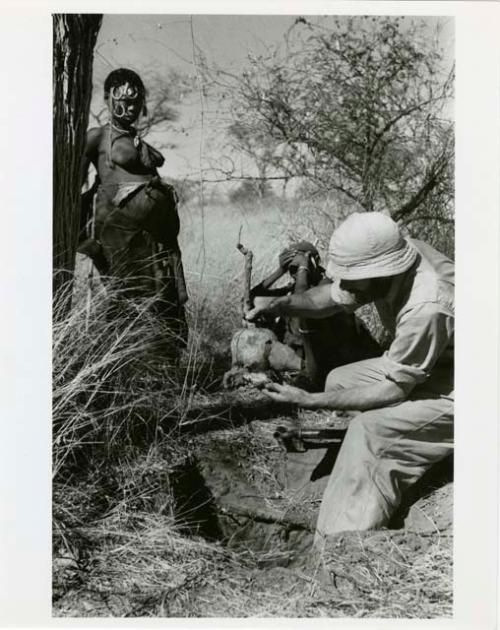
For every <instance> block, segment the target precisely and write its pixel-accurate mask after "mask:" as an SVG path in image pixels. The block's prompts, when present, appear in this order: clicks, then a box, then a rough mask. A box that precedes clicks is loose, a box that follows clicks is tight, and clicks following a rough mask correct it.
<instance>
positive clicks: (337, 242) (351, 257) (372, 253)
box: [326, 212, 418, 305]
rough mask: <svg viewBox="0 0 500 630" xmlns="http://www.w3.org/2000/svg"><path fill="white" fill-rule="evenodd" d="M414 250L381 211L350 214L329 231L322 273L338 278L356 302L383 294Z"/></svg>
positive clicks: (408, 264) (412, 258)
mask: <svg viewBox="0 0 500 630" xmlns="http://www.w3.org/2000/svg"><path fill="white" fill-rule="evenodd" d="M417 257H418V252H417V250H416V249H415V248H414V247H413V245H411V243H410V242H409V241H407V240H406V239H405V238H404V237H403V235H402V234H401V232H400V230H399V228H398V226H397V224H396V223H395V222H394V221H393V220H392V219H391V218H390V217H388V216H387V215H385V214H382V213H381V212H365V213H354V214H351V215H350V216H349V217H348V218H347V219H346V220H345V221H344V222H343V223H342V224H341V225H340V226H339V227H338V228H337V229H336V230H335V231H334V233H333V235H332V238H331V240H330V246H329V250H328V265H327V268H326V275H327V276H328V278H330V279H331V280H337V281H339V286H340V289H342V290H343V291H347V292H348V293H350V294H351V295H352V296H353V298H354V301H355V303H356V304H358V305H361V304H367V303H368V302H372V301H373V300H377V299H380V298H383V297H384V296H385V295H386V294H387V292H388V291H389V288H390V286H391V282H392V279H393V278H394V276H397V275H399V274H401V273H404V272H405V271H407V270H408V269H409V268H410V267H411V266H412V265H413V264H414V263H415V261H416V260H417Z"/></svg>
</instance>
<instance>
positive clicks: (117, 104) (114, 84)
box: [104, 68, 147, 126]
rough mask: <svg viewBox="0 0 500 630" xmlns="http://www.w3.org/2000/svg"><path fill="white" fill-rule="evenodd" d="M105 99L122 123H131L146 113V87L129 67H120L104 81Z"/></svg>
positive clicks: (113, 114) (112, 112)
mask: <svg viewBox="0 0 500 630" xmlns="http://www.w3.org/2000/svg"><path fill="white" fill-rule="evenodd" d="M104 100H105V101H106V103H107V105H108V107H109V109H110V112H111V115H112V117H113V119H114V120H115V121H119V122H120V124H121V125H125V126H127V125H131V124H132V123H134V122H135V121H136V120H137V118H138V117H139V115H140V114H141V113H142V114H143V115H145V114H146V111H147V110H146V88H145V87H144V83H143V82H142V79H141V77H140V76H139V75H138V74H137V73H136V72H134V71H133V70H129V69H128V68H118V69H117V70H113V71H112V72H110V73H109V74H108V76H107V77H106V80H105V81H104Z"/></svg>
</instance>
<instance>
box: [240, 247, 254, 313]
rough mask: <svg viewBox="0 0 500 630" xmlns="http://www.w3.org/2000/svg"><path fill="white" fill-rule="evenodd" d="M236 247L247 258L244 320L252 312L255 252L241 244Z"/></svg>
mask: <svg viewBox="0 0 500 630" xmlns="http://www.w3.org/2000/svg"><path fill="white" fill-rule="evenodd" d="M236 247H237V248H238V249H239V251H240V252H241V253H242V254H243V256H245V289H244V294H243V319H245V315H246V314H247V313H248V311H250V310H252V299H251V297H250V290H251V288H252V262H253V252H252V251H251V250H250V249H247V248H246V247H244V245H242V244H241V243H237V245H236Z"/></svg>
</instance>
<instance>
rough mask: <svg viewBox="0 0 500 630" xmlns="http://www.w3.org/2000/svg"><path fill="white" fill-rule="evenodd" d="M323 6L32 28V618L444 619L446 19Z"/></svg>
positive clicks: (455, 476)
mask: <svg viewBox="0 0 500 630" xmlns="http://www.w3.org/2000/svg"><path fill="white" fill-rule="evenodd" d="M335 4H336V3H332V6H331V8H330V10H328V11H325V10H323V11H319V12H318V11H313V10H312V9H311V10H309V11H308V10H307V9H306V8H303V9H302V10H301V11H300V12H299V11H294V10H293V7H291V8H290V11H289V12H288V11H287V12H279V11H276V12H275V13H272V12H270V13H264V12H262V13H253V14H250V13H248V14H238V13H236V12H234V13H230V12H223V13H221V12H214V13H211V12H210V11H208V10H207V12H206V13H189V12H188V11H186V12H185V13H182V12H179V11H176V12H174V11H172V12H169V7H168V3H165V4H164V5H163V6H162V8H159V11H160V12H147V9H144V12H142V13H139V12H137V11H136V12H134V13H130V12H125V11H124V12H109V11H106V10H103V11H102V12H97V11H95V10H94V9H90V10H89V12H80V13H78V12H73V11H71V10H68V11H65V10H63V11H50V14H49V13H47V15H46V18H45V19H46V22H47V23H46V25H45V26H46V27H49V28H50V29H51V33H50V40H51V42H50V43H51V50H47V52H48V54H49V55H50V59H49V60H48V61H49V64H50V66H51V76H47V77H46V79H45V82H46V83H47V88H49V89H50V91H51V104H50V108H51V110H50V111H51V114H52V120H51V121H48V120H45V121H44V120H42V118H43V116H42V115H40V120H39V121H38V123H39V124H40V125H44V124H45V125H46V126H47V128H48V129H49V132H50V134H51V139H52V147H51V155H52V159H51V162H50V164H47V165H46V169H47V170H46V172H47V173H50V175H49V177H50V179H51V181H50V185H51V198H50V199H49V200H48V201H47V203H48V204H49V206H50V209H51V213H52V214H51V217H50V218H49V221H50V222H49V223H47V225H48V230H49V232H51V243H50V244H49V245H47V247H48V248H49V249H47V251H48V252H51V254H50V255H51V269H50V272H49V273H50V282H51V286H50V287H48V291H49V292H50V295H49V296H48V298H47V299H48V300H49V301H50V310H51V313H50V319H51V325H50V328H51V330H50V331H48V334H49V335H50V343H51V350H50V358H49V361H50V366H51V367H50V371H51V373H50V376H49V377H48V379H49V380H50V384H51V390H52V392H51V400H50V414H51V418H50V419H49V418H47V423H48V424H50V428H49V426H47V431H48V433H49V434H50V435H49V437H48V440H47V442H48V443H50V445H48V448H47V449H46V451H47V458H49V459H50V466H49V467H50V472H49V471H47V472H48V473H49V474H50V481H49V486H50V487H48V488H47V489H46V491H47V493H48V497H49V498H48V500H47V501H48V506H47V509H48V513H50V517H48V520H50V524H49V527H50V542H48V544H47V553H48V554H49V555H50V577H49V578H48V585H47V590H48V591H50V600H49V601H48V602H47V606H48V610H49V615H50V616H51V618H52V621H54V620H58V621H61V620H62V621H65V620H68V621H69V620H71V619H87V620H88V621H89V622H90V621H92V623H93V624H95V623H96V622H97V623H98V622H99V621H100V620H103V619H109V618H119V619H122V618H132V619H142V620H144V619H157V620H163V621H165V622H168V620H175V619H177V620H179V619H184V620H186V619H192V620H202V619H213V620H215V619H220V620H221V623H222V621H223V620H230V619H240V620H243V619H246V620H248V619H267V620H273V619H276V620H279V619H281V620H283V619H284V618H287V619H290V620H292V619H302V620H303V622H304V624H307V620H308V619H309V620H311V621H312V620H315V619H332V620H333V619H334V620H354V619H356V620H357V619H365V620H367V619H372V620H373V619H375V620H377V619H378V620H387V621H389V620H399V621H401V622H404V621H405V620H449V621H452V620H453V619H454V618H455V614H456V609H457V608H456V607H457V605H460V601H457V591H456V588H457V574H456V566H457V562H458V564H459V565H460V560H459V559H458V556H457V550H458V551H460V548H462V542H463V536H462V537H460V536H459V538H458V539H457V537H456V526H457V519H458V516H457V515H458V514H461V515H463V509H462V508H460V511H459V512H457V511H456V497H457V493H460V492H462V490H461V486H462V485H463V486H464V490H466V489H467V485H468V482H467V477H468V467H469V466H470V467H475V465H476V464H475V462H476V460H479V459H481V458H482V456H481V446H480V445H476V444H475V443H473V442H471V441H469V442H468V443H467V444H466V446H463V444H464V442H463V441H462V438H461V437H460V435H461V426H462V423H463V422H466V423H471V424H473V425H474V426H475V427H476V429H475V431H476V434H475V435H476V436H477V438H478V441H480V440H481V431H482V429H481V425H482V422H483V420H484V423H486V421H488V423H494V418H493V417H489V418H488V419H486V418H482V419H481V417H479V414H480V413H481V412H480V408H479V407H477V409H478V415H477V416H476V417H471V416H470V413H469V414H467V415H465V414H459V415H458V416H457V418H458V419H457V421H456V420H455V391H457V407H458V406H459V404H461V402H460V401H465V398H466V396H467V395H468V394H467V393H466V392H465V391H464V390H465V389H468V387H466V388H463V384H464V382H465V383H467V384H468V385H470V388H471V389H472V390H473V389H474V387H475V385H474V383H475V382H476V380H480V379H481V378H482V375H481V374H479V373H478V371H477V370H476V369H475V368H473V366H475V365H476V364H477V358H474V357H471V359H470V363H469V362H468V361H467V360H466V362H465V364H464V363H463V362H461V363H460V369H459V373H460V375H461V376H460V380H459V381H458V382H457V384H456V381H455V331H456V330H457V336H458V335H459V334H460V335H463V334H464V330H466V331H467V333H466V336H467V338H469V336H470V335H473V334H476V333H473V332H472V328H471V327H470V324H468V323H467V322H469V321H470V320H468V319H467V317H466V316H465V315H464V319H463V320H461V319H460V318H461V317H462V315H461V313H463V311H462V310H461V307H460V304H463V303H464V301H467V300H462V301H460V300H459V308H458V310H457V325H456V324H455V302H456V291H455V287H456V284H455V261H456V262H457V265H460V264H461V263H463V262H465V257H467V256H470V253H467V252H466V251H465V250H462V246H461V245H460V243H462V244H463V243H464V241H465V240H466V236H467V235H466V230H465V229H464V227H462V228H461V229H459V216H458V215H459V213H458V210H457V212H456V208H457V206H458V205H459V202H460V195H461V193H460V191H461V190H462V187H463V186H464V182H465V180H464V175H463V173H464V172H465V173H466V172H467V167H465V168H463V167H460V170H458V167H457V162H458V158H459V153H460V150H461V149H460V146H461V145H462V144H464V140H463V137H464V136H463V134H462V132H461V129H462V127H461V126H459V125H458V122H457V121H458V117H457V110H458V109H459V108H460V98H459V95H460V94H464V93H465V92H467V89H464V85H463V83H462V84H461V83H460V74H459V71H458V66H459V65H460V64H459V63H458V58H459V56H460V52H459V39H458V37H459V28H458V26H457V24H458V18H457V17H456V16H455V11H454V10H450V11H449V13H447V11H446V6H445V5H446V3H441V9H442V11H440V12H438V13H436V11H432V10H430V11H429V13H428V14H426V13H425V12H424V13H422V11H420V12H414V11H411V10H405V3H403V2H400V3H392V6H393V8H394V7H397V8H398V10H397V11H394V10H391V11H386V10H383V8H382V7H383V5H384V4H385V3H383V2H380V3H371V5H370V10H366V12H363V10H362V9H361V8H356V3H350V5H352V11H350V12H349V11H347V12H346V10H345V5H346V3H343V6H344V10H342V11H339V12H336V11H335ZM361 4H362V3H361ZM413 4H419V5H425V4H429V6H430V7H432V5H433V4H434V3H425V2H421V3H413ZM450 4H455V3H450ZM466 4H467V3H466ZM481 4H483V3H481ZM377 5H380V10H379V11H377ZM104 6H106V7H107V6H108V5H103V8H104ZM161 11H164V12H161ZM49 20H50V25H49ZM492 54H496V53H495V52H494V51H492ZM478 72H479V69H478ZM497 79H498V77H497ZM492 80H493V79H492ZM49 83H50V86H49ZM497 83H498V80H497ZM460 90H461V91H460ZM35 91H36V88H35ZM35 98H36V93H35ZM497 127H498V121H497ZM493 133H495V128H493ZM496 144H498V142H497V143H496ZM25 150H26V151H28V150H29V149H28V148H27V147H26V149H25ZM497 150H498V148H497ZM49 155H50V153H48V154H47V156H49ZM495 159H496V160H497V163H498V156H496V158H495ZM466 160H467V158H466ZM470 161H471V162H472V161H473V160H472V159H471V160H470ZM32 162H33V160H30V166H33V167H36V165H35V164H33V163H32ZM485 172H486V171H485ZM497 187H498V181H497ZM490 188H491V186H490ZM476 198H477V204H478V206H481V200H480V198H479V197H477V196H476ZM486 205H487V204H486ZM485 207H486V206H485ZM468 211H469V212H470V213H474V212H477V217H478V222H479V223H482V226H483V227H482V230H483V231H484V232H485V236H484V241H483V242H484V246H485V248H486V247H487V243H488V242H491V241H490V240H488V239H489V238H493V239H494V238H495V236H494V234H491V233H490V236H489V237H488V236H487V235H486V232H488V221H487V220H486V219H485V218H484V217H486V215H485V214H483V215H482V214H481V209H480V208H479V209H478V210H476V209H475V208H473V207H472V208H469V209H468ZM481 217H483V218H481ZM495 221H496V223H495V222H491V223H490V224H489V225H490V227H491V230H492V231H494V230H495V229H496V228H498V220H497V219H495ZM460 234H461V236H460ZM497 236H498V234H497ZM464 237H465V238H464ZM471 238H472V232H471ZM456 239H457V240H456ZM460 239H461V240H460ZM462 252H463V253H462ZM32 264H33V265H36V264H37V263H36V260H35V258H33V260H32ZM497 267H498V265H497ZM488 273H491V275H488V276H487V277H488V278H490V280H491V283H492V289H491V292H490V293H488V291H487V280H486V277H484V278H479V279H478V284H477V287H474V285H473V284H469V282H470V279H471V277H475V278H477V276H472V272H471V274H470V275H469V276H468V278H469V280H467V282H466V281H464V276H463V275H462V280H460V273H459V275H458V280H457V283H459V284H460V282H462V288H461V291H462V292H463V291H465V292H466V293H467V292H468V291H470V292H471V297H470V299H471V300H478V301H480V300H481V299H483V298H484V299H485V300H486V299H488V298H489V297H491V298H493V296H494V295H497V296H498V287H496V288H494V287H493V284H494V282H495V280H496V281H498V269H494V268H493V267H490V271H489V272H488ZM481 283H482V284H481ZM497 284H498V282H497ZM457 286H458V285H457ZM457 290H458V289H457ZM495 291H496V292H497V293H495ZM473 294H474V296H473ZM485 295H486V296H488V297H484V296H485ZM33 301H35V300H33ZM485 303H486V302H485ZM497 307H498V305H497ZM474 310H475V311H476V316H477V306H476V307H474ZM35 313H36V307H34V311H33V314H35ZM484 321H485V325H486V320H484ZM480 328H481V324H480V323H476V325H475V330H476V331H477V333H478V334H481V332H484V331H480V330H479V329H480ZM491 332H492V335H493V336H492V337H491V342H492V343H493V344H496V343H497V342H498V333H497V332H495V333H494V331H493V330H491ZM493 333H494V334H493ZM461 338H462V337H460V338H458V337H457V343H458V346H457V348H458V349H460V347H462V351H461V353H460V357H462V358H461V361H462V359H463V355H464V348H466V346H465V344H464V345H463V346H460V339H461ZM478 339H480V337H479V338H478ZM480 343H481V342H480V341H478V343H477V346H479V345H480ZM482 343H483V348H484V349H485V350H484V352H486V346H487V344H486V345H485V344H484V341H483V342H482ZM493 347H494V346H493V345H492V348H493ZM490 349H491V348H490ZM475 351H477V354H478V358H479V357H480V356H481V352H482V351H481V349H480V348H479V347H477V348H476V349H475ZM458 356H459V355H458V350H457V357H458ZM484 357H486V355H484ZM474 361H476V363H475V362H474ZM487 364H488V361H487V359H486V358H484V365H485V372H486V371H487V370H486V366H487ZM464 365H465V366H467V365H468V366H469V368H467V367H464ZM496 369H498V366H497V368H496ZM496 373H498V372H496ZM490 375H491V376H492V377H494V375H495V372H494V371H492V372H491V374H490ZM487 382H488V376H487V375H485V376H484V380H483V383H484V384H485V383H487ZM496 387H497V385H495V384H493V386H492V388H491V387H490V389H494V388H496ZM24 395H25V396H26V392H25V394H24ZM472 395H473V394H472ZM497 395H498V393H497ZM469 408H470V407H469ZM464 416H466V417H465V418H464ZM42 421H43V420H42ZM457 422H458V425H457ZM485 431H486V429H485ZM495 431H496V429H495ZM457 435H458V439H459V441H460V443H461V444H462V446H460V445H459V452H460V451H461V457H460V460H459V461H458V462H457V459H456V457H455V448H456V440H457ZM490 435H491V438H487V433H486V432H485V433H484V434H483V436H482V439H483V441H484V442H489V443H490V445H491V444H493V443H494V440H495V437H494V436H495V435H496V434H495V432H494V431H493V432H491V434H490ZM40 447H41V448H43V445H41V446H40ZM464 451H466V454H465V458H466V459H467V458H470V459H469V460H468V463H467V464H466V465H464ZM491 466H492V468H491V470H493V471H494V470H496V468H497V464H496V463H495V462H494V461H491ZM496 474H498V471H497V473H496ZM47 479H48V477H47ZM470 479H472V477H471V478H470ZM493 501H494V507H493V510H494V511H495V512H498V506H497V498H495V497H494V498H493ZM473 505H474V504H471V517H473V518H477V519H478V521H477V525H478V527H481V524H480V523H481V521H480V520H479V519H480V516H479V514H478V513H474V512H473V508H472V506H473ZM460 518H461V517H460ZM48 520H47V522H48ZM495 522H496V521H494V520H491V519H490V520H489V521H488V523H489V524H488V525H486V528H485V529H484V532H485V533H484V536H485V537H486V535H487V534H486V532H488V531H491V528H494V527H495ZM458 527H460V523H458ZM478 537H479V538H481V534H478ZM461 541H462V542H461ZM495 544H496V543H495ZM491 549H492V554H493V555H496V553H497V551H496V547H492V548H491ZM479 553H480V552H479V551H478V554H479ZM493 560H494V559H493ZM471 566H472V565H471ZM462 569H463V564H462V568H461V570H462ZM485 575H489V574H488V573H485ZM470 579H471V581H473V582H474V581H476V579H477V580H479V579H480V577H479V576H478V575H475V576H474V577H473V576H472V575H471V576H470ZM460 592H463V590H462V591H460ZM485 592H486V591H485ZM488 593H489V591H488ZM476 605H477V606H479V604H476ZM486 610H487V607H486V605H485V609H484V613H485V618H486ZM488 610H489V608H488ZM477 619H478V625H477V627H483V626H482V625H481V623H479V622H480V617H478V618H477ZM45 623H50V620H45ZM304 627H306V625H305V626H304ZM484 627H486V626H484Z"/></svg>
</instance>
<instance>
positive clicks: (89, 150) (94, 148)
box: [80, 127, 102, 186]
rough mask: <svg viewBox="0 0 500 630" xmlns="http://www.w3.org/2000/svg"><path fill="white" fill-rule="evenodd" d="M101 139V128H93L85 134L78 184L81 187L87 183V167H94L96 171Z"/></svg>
mask: <svg viewBox="0 0 500 630" xmlns="http://www.w3.org/2000/svg"><path fill="white" fill-rule="evenodd" d="M101 139H102V127H94V129H89V131H88V132H87V139H86V141H85V149H84V151H83V156H82V162H81V167H80V173H81V175H80V184H81V186H83V185H84V184H85V182H86V181H87V176H88V174H89V166H90V165H91V164H93V165H94V167H95V169H96V171H97V156H98V151H99V144H100V142H101Z"/></svg>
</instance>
